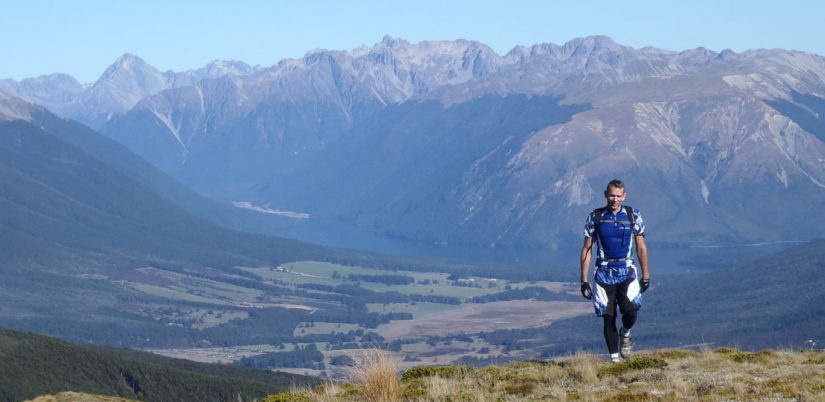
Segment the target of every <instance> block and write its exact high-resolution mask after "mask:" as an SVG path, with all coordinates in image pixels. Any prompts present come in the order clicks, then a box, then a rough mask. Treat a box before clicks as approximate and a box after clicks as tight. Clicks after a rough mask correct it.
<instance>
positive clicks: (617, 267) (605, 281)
mask: <svg viewBox="0 0 825 402" xmlns="http://www.w3.org/2000/svg"><path fill="white" fill-rule="evenodd" d="M626 196H627V194H626V193H625V188H624V183H622V181H621V180H612V181H611V182H610V183H608V184H607V188H606V189H605V190H604V197H605V199H607V206H605V207H602V208H597V209H595V210H594V211H593V212H591V213H590V215H588V216H587V222H586V223H585V225H584V245H582V251H581V292H582V296H584V297H585V298H587V299H588V300H590V299H592V300H593V306H594V307H595V309H596V315H597V316H599V317H604V339H605V341H607V349H608V351H609V352H610V359H611V360H612V361H614V362H619V361H621V358H620V357H619V355H620V352H621V356H622V357H624V358H627V357H628V356H630V352H631V351H632V349H633V343H632V341H631V337H630V329H631V328H633V324H635V323H636V311H637V310H639V308H640V307H641V306H642V293H644V292H645V291H646V290H647V288H648V287H649V286H650V272H649V271H648V265H647V246H645V224H644V221H643V220H642V215H641V214H640V213H639V211H636V210H634V209H633V208H631V207H629V206H625V205H622V202H624V200H625V197H626ZM593 243H596V269H595V277H594V279H595V280H594V282H595V283H593V284H590V282H589V281H588V272H589V270H590V256H591V250H592V248H593ZM634 244H635V246H636V255H637V256H638V258H639V266H640V267H641V269H642V272H641V276H640V275H639V273H638V272H637V269H636V266H635V265H633V257H632V253H633V251H632V250H633V245H634ZM617 306H618V308H619V310H620V311H621V313H622V328H621V330H617V329H616V307H617Z"/></svg>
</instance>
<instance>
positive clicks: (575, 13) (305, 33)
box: [0, 0, 825, 82]
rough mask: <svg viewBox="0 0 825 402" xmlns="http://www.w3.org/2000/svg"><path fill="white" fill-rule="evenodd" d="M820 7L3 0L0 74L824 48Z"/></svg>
mask: <svg viewBox="0 0 825 402" xmlns="http://www.w3.org/2000/svg"><path fill="white" fill-rule="evenodd" d="M823 4H825V2H818V1H813V0H811V1H808V0H786V1H761V0H754V1H724V0H716V1H705V0H697V1H668V0H659V1H634V0H625V1H617V0H614V1H597V0H591V1H587V0H569V1H565V2H560V1H549V0H547V1H517V0H512V1H508V2H504V1H483V0H476V1H464V0H455V1H451V0H441V1H430V0H408V1H391V0H384V1H357V0H351V1H310V0H307V1H300V2H299V1H275V0H270V1H253V0H248V1H244V0H237V1H209V0H203V1H174V0H168V1H150V0H144V1H127V0H120V1H118V0H106V1H91V0H89V1H83V0H76V1H58V0H54V1H44V0H29V1H7V0H0V10H2V13H0V55H1V56H0V78H14V79H18V80H19V79H22V78H26V77H33V76H38V75H43V74H49V73H54V72H63V73H68V74H70V75H72V76H74V77H75V78H77V79H79V80H80V81H82V82H93V81H95V80H96V79H97V78H98V77H99V76H100V74H101V73H102V72H103V70H104V69H105V68H106V67H107V66H108V65H109V64H111V63H112V62H113V61H114V60H115V59H116V58H117V57H118V56H120V55H122V54H123V53H127V52H129V53H134V54H136V55H138V56H140V57H141V58H143V59H144V60H146V61H147V62H148V63H150V64H152V65H154V66H155V67H157V68H159V69H161V70H175V71H182V70H187V69H191V68H197V67H200V66H203V65H204V64H206V63H208V62H210V61H212V60H215V59H225V60H241V61H244V62H247V63H249V64H251V65H256V64H260V65H265V66H269V65H272V64H275V63H277V62H278V61H279V60H281V59H284V58H297V57H301V56H302V55H304V53H306V52H307V51H308V50H311V49H316V48H322V49H336V50H349V49H353V48H356V47H358V46H361V45H368V46H372V45H373V44H375V43H377V42H379V41H380V40H381V39H382V37H383V36H384V35H390V36H393V37H395V38H403V39H406V40H409V41H411V42H419V41H423V40H452V39H470V40H477V41H480V42H482V43H485V44H487V45H489V46H491V47H492V48H493V49H494V50H496V51H497V52H499V53H500V54H504V53H506V52H507V51H509V50H510V49H512V48H513V47H514V46H516V45H532V44H536V43H547V42H550V43H556V44H562V43H564V42H566V41H568V40H570V39H573V38H576V37H582V36H588V35H598V34H601V35H607V36H610V37H611V38H613V39H614V40H615V41H616V42H618V43H620V44H623V45H628V46H633V47H636V48H639V47H644V46H656V47H659V48H663V49H670V50H684V49H690V48H695V47H699V46H704V47H706V48H709V49H712V50H716V51H719V50H722V49H726V48H729V49H732V50H734V51H737V52H738V51H742V50H747V49H755V48H785V49H793V50H803V51H807V52H812V53H818V54H821V55H825V40H824V39H825V24H823V23H822V19H823V16H825V5H823Z"/></svg>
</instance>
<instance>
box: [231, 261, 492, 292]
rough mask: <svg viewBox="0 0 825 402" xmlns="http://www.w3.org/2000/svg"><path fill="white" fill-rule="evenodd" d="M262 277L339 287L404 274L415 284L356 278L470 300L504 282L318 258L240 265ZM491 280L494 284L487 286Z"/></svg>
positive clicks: (368, 285) (376, 286)
mask: <svg viewBox="0 0 825 402" xmlns="http://www.w3.org/2000/svg"><path fill="white" fill-rule="evenodd" d="M243 269H244V270H246V271H248V272H252V273H254V274H256V275H259V276H261V277H263V278H265V279H268V280H273V281H278V282H281V283H284V284H287V285H291V286H298V285H303V284H319V285H328V286H333V287H335V286H338V285H341V284H344V283H348V284H353V283H356V282H355V281H350V280H348V278H349V276H350V275H370V276H380V275H403V276H409V277H412V278H414V279H415V281H416V282H415V283H412V284H407V285H390V284H385V283H378V282H370V281H357V283H358V284H360V286H361V287H363V288H365V289H369V290H372V291H375V292H398V293H401V294H405V295H425V296H426V295H433V296H447V297H457V298H460V299H469V298H471V297H475V296H483V295H487V294H490V293H496V292H500V291H501V290H502V289H501V287H503V286H504V285H503V282H504V281H490V280H489V279H481V278H479V279H477V280H476V279H474V281H477V282H478V286H479V287H470V286H455V285H453V281H451V280H449V279H447V278H448V276H449V275H448V274H446V273H440V272H412V271H387V270H379V269H374V268H364V267H353V266H346V265H338V264H331V263H327V262H317V261H299V262H293V263H288V264H283V265H281V266H278V267H257V268H243ZM490 283H493V284H494V285H493V287H490V286H491V285H490Z"/></svg>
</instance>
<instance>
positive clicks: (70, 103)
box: [0, 53, 256, 128]
mask: <svg viewBox="0 0 825 402" xmlns="http://www.w3.org/2000/svg"><path fill="white" fill-rule="evenodd" d="M254 71H256V69H255V68H253V67H250V66H249V65H247V64H246V63H243V62H237V61H222V60H215V61H213V62H211V63H209V64H207V65H206V66H204V67H201V68H199V69H195V70H189V71H185V72H179V73H177V72H172V71H166V72H161V71H160V70H158V69H156V68H155V67H153V66H151V65H149V64H147V63H146V62H145V61H143V60H142V59H141V58H140V57H137V56H135V55H133V54H129V53H127V54H124V55H123V56H121V57H119V58H118V59H117V60H115V62H114V63H112V65H111V66H109V67H108V68H107V69H106V71H104V72H103V74H102V75H101V77H100V78H99V79H98V80H97V81H96V82H95V83H94V84H92V85H82V84H80V83H78V82H77V80H75V79H74V78H72V77H71V76H68V75H65V74H52V75H46V76H42V77H37V78H28V79H24V80H22V81H20V82H17V81H14V80H8V79H6V80H0V89H2V90H5V91H7V92H9V93H11V94H13V95H15V96H18V97H21V98H23V99H26V100H27V101H29V102H32V103H36V104H39V105H41V106H44V107H46V108H48V109H49V110H51V111H52V112H54V113H57V114H59V115H61V116H64V117H69V118H71V119H74V120H78V121H80V122H82V123H84V124H86V125H89V126H90V127H93V128H99V127H100V126H101V125H103V124H104V123H106V122H107V121H108V120H109V119H111V118H112V117H113V116H116V115H119V114H122V113H124V112H126V111H127V110H129V109H131V108H132V107H133V106H134V105H135V104H137V103H138V102H139V101H140V100H141V99H144V98H146V97H148V96H151V95H154V94H156V93H158V92H159V91H161V90H164V89H169V88H179V87H185V86H191V85H194V84H195V83H197V82H198V81H200V80H203V79H206V78H214V77H220V76H223V75H227V74H232V75H245V74H250V73H252V72H254Z"/></svg>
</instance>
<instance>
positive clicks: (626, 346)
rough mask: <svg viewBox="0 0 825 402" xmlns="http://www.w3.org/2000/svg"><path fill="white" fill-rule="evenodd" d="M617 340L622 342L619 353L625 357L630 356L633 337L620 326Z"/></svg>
mask: <svg viewBox="0 0 825 402" xmlns="http://www.w3.org/2000/svg"><path fill="white" fill-rule="evenodd" d="M619 340H620V341H621V343H622V346H621V348H620V349H619V353H620V354H621V355H622V357H624V358H625V359H627V358H628V357H630V354H631V353H632V352H633V339H631V338H630V333H625V331H624V328H622V332H620V336H619Z"/></svg>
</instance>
